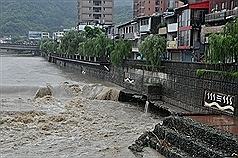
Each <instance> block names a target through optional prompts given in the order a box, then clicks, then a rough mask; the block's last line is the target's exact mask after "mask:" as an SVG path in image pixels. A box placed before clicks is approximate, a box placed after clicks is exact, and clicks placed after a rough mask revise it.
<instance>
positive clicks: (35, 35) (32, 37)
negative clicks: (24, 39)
mask: <svg viewBox="0 0 238 158" xmlns="http://www.w3.org/2000/svg"><path fill="white" fill-rule="evenodd" d="M41 34H42V32H37V31H29V34H28V37H29V40H41Z"/></svg>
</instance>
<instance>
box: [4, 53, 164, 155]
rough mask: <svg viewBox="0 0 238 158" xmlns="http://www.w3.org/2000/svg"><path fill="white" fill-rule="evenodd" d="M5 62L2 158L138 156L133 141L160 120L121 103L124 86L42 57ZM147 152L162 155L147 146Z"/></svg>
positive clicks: (8, 58)
mask: <svg viewBox="0 0 238 158" xmlns="http://www.w3.org/2000/svg"><path fill="white" fill-rule="evenodd" d="M0 62H1V63H0V74H1V77H0V79H1V80H0V88H1V89H0V97H1V100H0V105H1V112H0V115H1V119H0V130H1V136H0V149H1V150H0V154H1V155H0V156H1V157H97V158H99V157H135V155H133V153H132V152H131V151H130V150H129V149H128V146H129V145H131V144H132V143H133V142H134V141H135V140H136V139H137V138H138V137H139V136H140V135H141V134H142V133H143V132H144V131H146V130H149V131H151V130H152V129H153V128H154V126H155V124H157V123H159V122H160V121H161V117H160V116H153V115H152V114H145V113H144V110H143V108H142V107H140V106H136V105H131V104H128V103H121V102H118V101H117V98H118V94H119V91H120V90H121V89H122V88H121V87H118V86H116V85H113V84H111V83H107V82H103V81H97V80H94V79H92V78H88V77H87V76H85V75H83V74H80V73H79V72H77V73H76V72H73V71H69V70H67V69H63V68H61V67H57V66H55V65H54V64H51V63H48V62H46V61H45V60H44V59H43V58H40V57H16V56H14V57H13V56H6V55H1V58H0ZM86 73H87V72H86ZM47 91H49V92H50V93H47ZM143 155H144V157H163V156H161V155H160V154H159V153H157V152H155V151H154V150H151V149H148V148H146V149H145V151H144V153H143Z"/></svg>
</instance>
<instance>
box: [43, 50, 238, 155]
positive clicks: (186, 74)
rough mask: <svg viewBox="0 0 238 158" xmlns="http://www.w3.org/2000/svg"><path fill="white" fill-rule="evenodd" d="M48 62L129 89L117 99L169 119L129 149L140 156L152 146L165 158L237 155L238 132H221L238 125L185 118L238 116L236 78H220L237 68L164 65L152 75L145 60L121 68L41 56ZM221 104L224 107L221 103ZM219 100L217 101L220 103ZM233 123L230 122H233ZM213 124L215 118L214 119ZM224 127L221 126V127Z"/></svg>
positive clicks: (71, 57) (88, 59) (101, 62)
mask: <svg viewBox="0 0 238 158" xmlns="http://www.w3.org/2000/svg"><path fill="white" fill-rule="evenodd" d="M42 56H43V57H44V58H46V59H47V60H48V61H49V62H52V63H55V64H56V65H59V66H62V67H67V68H70V69H73V70H75V71H76V72H78V73H82V74H85V75H88V76H92V77H95V78H97V79H101V80H106V81H109V82H112V83H115V84H117V85H119V86H121V87H124V88H125V89H124V90H122V91H121V92H120V95H119V101H124V102H140V103H141V105H142V106H144V107H145V110H146V111H147V110H149V111H150V110H151V111H160V114H161V115H163V114H164V116H165V118H164V120H163V122H162V123H160V124H158V125H156V126H155V129H154V131H147V132H145V134H143V135H141V136H140V137H139V138H138V140H136V141H135V144H133V145H131V146H130V147H129V149H130V150H131V151H133V153H135V154H136V155H137V154H139V155H140V153H139V152H141V151H143V148H144V147H146V146H148V147H152V148H154V149H155V150H157V151H158V152H160V153H162V154H163V155H165V156H166V157H233V156H237V154H238V137H237V135H238V134H232V132H230V133H228V132H226V131H221V130H218V128H217V127H218V126H219V127H220V126H222V127H224V128H223V130H224V129H225V130H227V129H228V130H230V129H233V130H234V131H238V130H236V129H237V124H236V122H234V123H233V124H232V122H230V121H231V120H229V122H225V124H217V123H216V121H215V124H213V125H212V126H213V127H211V126H208V125H206V123H205V124H204V123H199V122H198V121H195V119H190V118H188V117H187V116H191V115H195V116H204V117H207V116H211V115H216V116H223V115H227V116H230V117H231V118H234V120H237V119H236V118H237V117H238V103H237V90H238V87H237V86H238V79H237V78H236V77H233V76H230V77H228V78H226V77H225V78H224V77H222V76H219V73H215V72H220V70H223V71H224V70H227V71H228V70H230V69H232V70H233V71H237V69H238V68H237V65H236V66H220V67H219V66H216V65H208V64H204V63H185V62H183V63H182V62H169V61H168V62H163V63H162V64H163V66H164V67H165V69H163V70H162V71H150V70H147V69H146V66H143V64H144V62H143V61H128V60H127V61H125V62H124V63H123V65H122V67H120V68H116V67H114V66H112V65H111V64H110V63H109V62H108V61H107V59H102V58H96V57H83V56H81V55H67V54H56V53H51V54H47V53H43V54H42ZM203 68H206V69H209V70H210V69H212V70H213V73H204V74H203V75H202V76H198V75H197V70H200V69H203ZM219 98H220V102H223V104H219ZM217 99H218V100H217ZM229 119H230V118H229ZM213 121H214V120H213ZM220 129H221V128H220Z"/></svg>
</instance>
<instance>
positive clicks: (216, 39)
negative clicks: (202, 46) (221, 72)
mask: <svg viewBox="0 0 238 158" xmlns="http://www.w3.org/2000/svg"><path fill="white" fill-rule="evenodd" d="M209 48H210V49H209V51H208V52H207V53H206V54H205V55H206V60H207V61H208V62H210V63H226V62H229V63H231V62H235V63H237V56H238V19H235V20H234V21H232V22H229V23H227V24H226V25H225V26H224V27H223V31H222V32H221V33H219V34H211V35H210V36H209Z"/></svg>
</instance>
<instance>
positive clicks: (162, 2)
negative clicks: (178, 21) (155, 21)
mask: <svg viewBox="0 0 238 158" xmlns="http://www.w3.org/2000/svg"><path fill="white" fill-rule="evenodd" d="M181 5H183V3H182V2H180V1H179V0H134V9H133V17H134V18H136V17H141V16H150V15H153V14H162V13H163V12H165V11H166V10H167V9H168V8H169V7H171V8H175V7H179V6H181Z"/></svg>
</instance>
